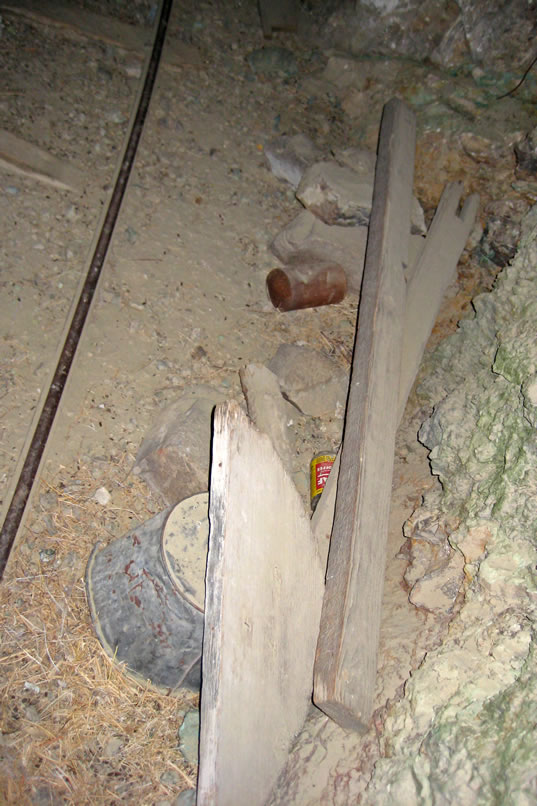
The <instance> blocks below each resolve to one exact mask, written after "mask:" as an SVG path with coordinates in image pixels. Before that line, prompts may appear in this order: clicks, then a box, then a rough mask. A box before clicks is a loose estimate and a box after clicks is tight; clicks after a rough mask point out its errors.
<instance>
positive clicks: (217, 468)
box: [197, 403, 323, 806]
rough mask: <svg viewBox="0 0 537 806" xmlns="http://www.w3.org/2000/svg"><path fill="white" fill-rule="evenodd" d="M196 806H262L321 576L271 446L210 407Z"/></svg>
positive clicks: (298, 723)
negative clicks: (209, 462) (207, 541)
mask: <svg viewBox="0 0 537 806" xmlns="http://www.w3.org/2000/svg"><path fill="white" fill-rule="evenodd" d="M209 519H210V524H211V526H210V534H209V554H208V560H207V575H206V599H205V633H204V639H203V666H202V669H203V679H202V691H201V731H200V757H199V758H200V761H199V776H198V796H197V803H198V806H262V804H264V803H265V801H266V800H267V798H268V796H269V794H270V791H271V789H272V787H273V785H274V784H275V782H276V779H277V777H278V774H279V772H280V770H281V769H282V767H283V765H284V763H285V760H286V758H287V754H288V751H289V747H290V743H291V740H292V738H293V737H294V736H295V735H296V733H297V732H298V730H299V729H300V728H301V727H302V724H303V722H304V720H305V717H306V713H307V710H308V707H309V705H310V703H311V691H312V686H313V662H314V657H315V645H316V641H317V634H318V630H319V618H320V612H321V602H322V594H323V574H322V571H321V565H320V562H319V558H318V555H317V552H316V548H315V544H314V542H313V538H312V536H311V530H310V521H309V518H308V517H307V515H306V513H305V511H304V507H303V504H302V501H301V499H300V496H299V495H298V493H297V491H296V489H295V487H294V485H293V483H292V481H291V479H290V478H289V476H288V474H287V472H286V471H285V470H284V468H283V465H282V463H281V461H280V459H279V457H278V456H277V454H276V452H275V450H274V447H273V446H272V443H271V441H270V439H269V438H268V437H267V436H266V435H265V434H261V433H260V432H259V431H257V430H256V428H255V427H254V426H253V425H252V424H251V423H250V422H249V420H248V418H247V417H246V415H245V414H243V412H242V411H241V409H240V408H239V406H238V405H237V404H236V403H225V404H222V405H220V406H218V407H217V409H216V412H215V417H214V432H213V459H212V468H211V489H210V508H209Z"/></svg>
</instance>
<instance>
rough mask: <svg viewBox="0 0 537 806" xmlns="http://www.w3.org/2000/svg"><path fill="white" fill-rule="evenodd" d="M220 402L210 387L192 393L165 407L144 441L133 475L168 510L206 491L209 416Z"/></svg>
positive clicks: (209, 444)
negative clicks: (147, 486)
mask: <svg viewBox="0 0 537 806" xmlns="http://www.w3.org/2000/svg"><path fill="white" fill-rule="evenodd" d="M197 395H199V396H197ZM222 400H224V396H223V395H222V394H220V393H219V392H217V391H216V390H213V389H211V388H210V387H201V388H199V390H198V392H197V394H196V389H193V390H192V391H191V392H190V393H187V394H185V395H183V396H182V397H181V398H179V400H176V401H175V402H174V403H172V404H171V405H169V406H167V407H166V408H165V409H164V410H163V411H162V412H161V414H160V416H159V417H158V419H157V421H156V422H155V423H154V425H153V426H152V427H151V429H150V431H149V433H148V434H147V436H146V437H145V438H144V440H143V442H142V444H141V446H140V449H139V451H138V454H137V456H136V462H135V465H134V469H133V472H134V473H135V474H137V475H140V476H141V477H142V478H143V479H144V481H145V482H146V483H147V484H148V485H149V486H150V487H151V489H153V490H154V491H155V492H157V493H158V494H159V495H161V496H162V498H163V499H164V501H165V503H166V504H167V505H168V506H173V505H174V504H177V503H178V502H179V501H181V500H182V499H183V498H187V497H188V496H190V495H195V494H196V493H200V492H205V491H206V490H207V489H208V487H209V464H210V446H211V415H212V411H213V408H214V407H215V405H216V404H217V403H220V402H222Z"/></svg>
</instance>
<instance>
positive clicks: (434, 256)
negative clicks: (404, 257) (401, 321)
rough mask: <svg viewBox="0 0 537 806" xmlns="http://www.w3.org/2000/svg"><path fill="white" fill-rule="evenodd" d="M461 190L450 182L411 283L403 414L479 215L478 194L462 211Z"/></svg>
mask: <svg viewBox="0 0 537 806" xmlns="http://www.w3.org/2000/svg"><path fill="white" fill-rule="evenodd" d="M461 194H462V182H451V183H450V184H448V185H446V188H445V190H444V192H443V194H442V198H441V199H440V202H439V204H438V207H437V210H436V213H435V216H434V218H433V220H432V223H431V226H430V228H429V232H428V233H427V238H426V239H425V246H424V248H423V252H422V253H421V255H420V257H419V258H418V261H417V263H416V266H415V268H414V270H413V272H412V274H411V277H410V280H409V283H408V288H407V295H406V308H405V326H404V333H403V351H402V356H401V382H400V385H399V411H400V416H401V417H402V416H403V411H404V409H405V406H406V402H407V400H408V396H409V394H410V390H411V389H412V385H413V383H414V381H415V379H416V375H417V372H418V369H419V365H420V362H421V359H422V356H423V351H424V350H425V345H426V344H427V341H428V339H429V336H430V335H431V331H432V329H433V326H434V323H435V321H436V317H437V316H438V311H439V310H440V305H441V303H442V298H443V296H444V294H445V293H446V290H447V288H448V286H449V284H450V283H451V282H452V281H453V279H454V278H455V274H456V271H457V263H458V262H459V258H460V256H461V254H462V250H463V249H464V246H465V244H466V241H467V240H468V236H469V235H470V232H471V230H472V227H473V226H474V222H475V217H476V215H477V209H478V207H479V196H478V195H477V194H473V195H472V196H468V198H467V199H466V201H465V202H464V204H463V207H462V210H461V211H460V214H459V213H458V209H459V202H460V199H461Z"/></svg>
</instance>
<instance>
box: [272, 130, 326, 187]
mask: <svg viewBox="0 0 537 806" xmlns="http://www.w3.org/2000/svg"><path fill="white" fill-rule="evenodd" d="M264 153H265V157H266V159H267V162H268V164H269V167H270V170H271V171H272V173H273V174H274V176H276V177H277V178H278V179H284V180H285V181H286V182H289V184H290V185H292V187H294V188H297V187H298V185H299V183H300V180H301V179H302V176H303V174H304V171H305V170H306V168H307V167H308V166H309V165H312V164H313V163H314V162H316V160H318V159H319V158H320V156H321V153H320V149H318V148H317V146H316V145H315V144H314V143H313V142H312V141H311V140H310V139H309V137H306V135H305V134H295V135H293V137H288V136H287V135H282V137H278V138H277V139H276V140H273V141H272V142H271V143H268V144H267V145H266V146H265V148H264Z"/></svg>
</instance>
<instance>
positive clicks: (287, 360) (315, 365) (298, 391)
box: [268, 344, 349, 417]
mask: <svg viewBox="0 0 537 806" xmlns="http://www.w3.org/2000/svg"><path fill="white" fill-rule="evenodd" d="M268 368H269V369H270V370H271V371H272V372H274V374H275V375H277V376H278V380H279V382H280V387H281V390H282V393H283V395H284V397H285V398H287V400H289V401H290V402H291V403H292V404H293V405H294V406H296V407H297V408H298V409H299V411H301V412H302V413H303V414H309V415H310V416H311V417H332V416H334V415H335V414H336V413H338V412H340V413H341V411H344V409H345V404H346V401H347V388H348V382H349V379H348V375H347V373H346V372H345V370H344V369H341V368H340V367H339V366H338V364H336V363H335V361H333V360H332V359H331V358H329V357H328V356H327V355H325V354H324V353H321V352H319V351H318V350H314V349H313V348H312V347H305V346H302V345H299V344H282V345H280V347H279V348H278V350H277V352H276V355H275V356H274V358H272V360H271V361H270V362H269V364H268Z"/></svg>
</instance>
